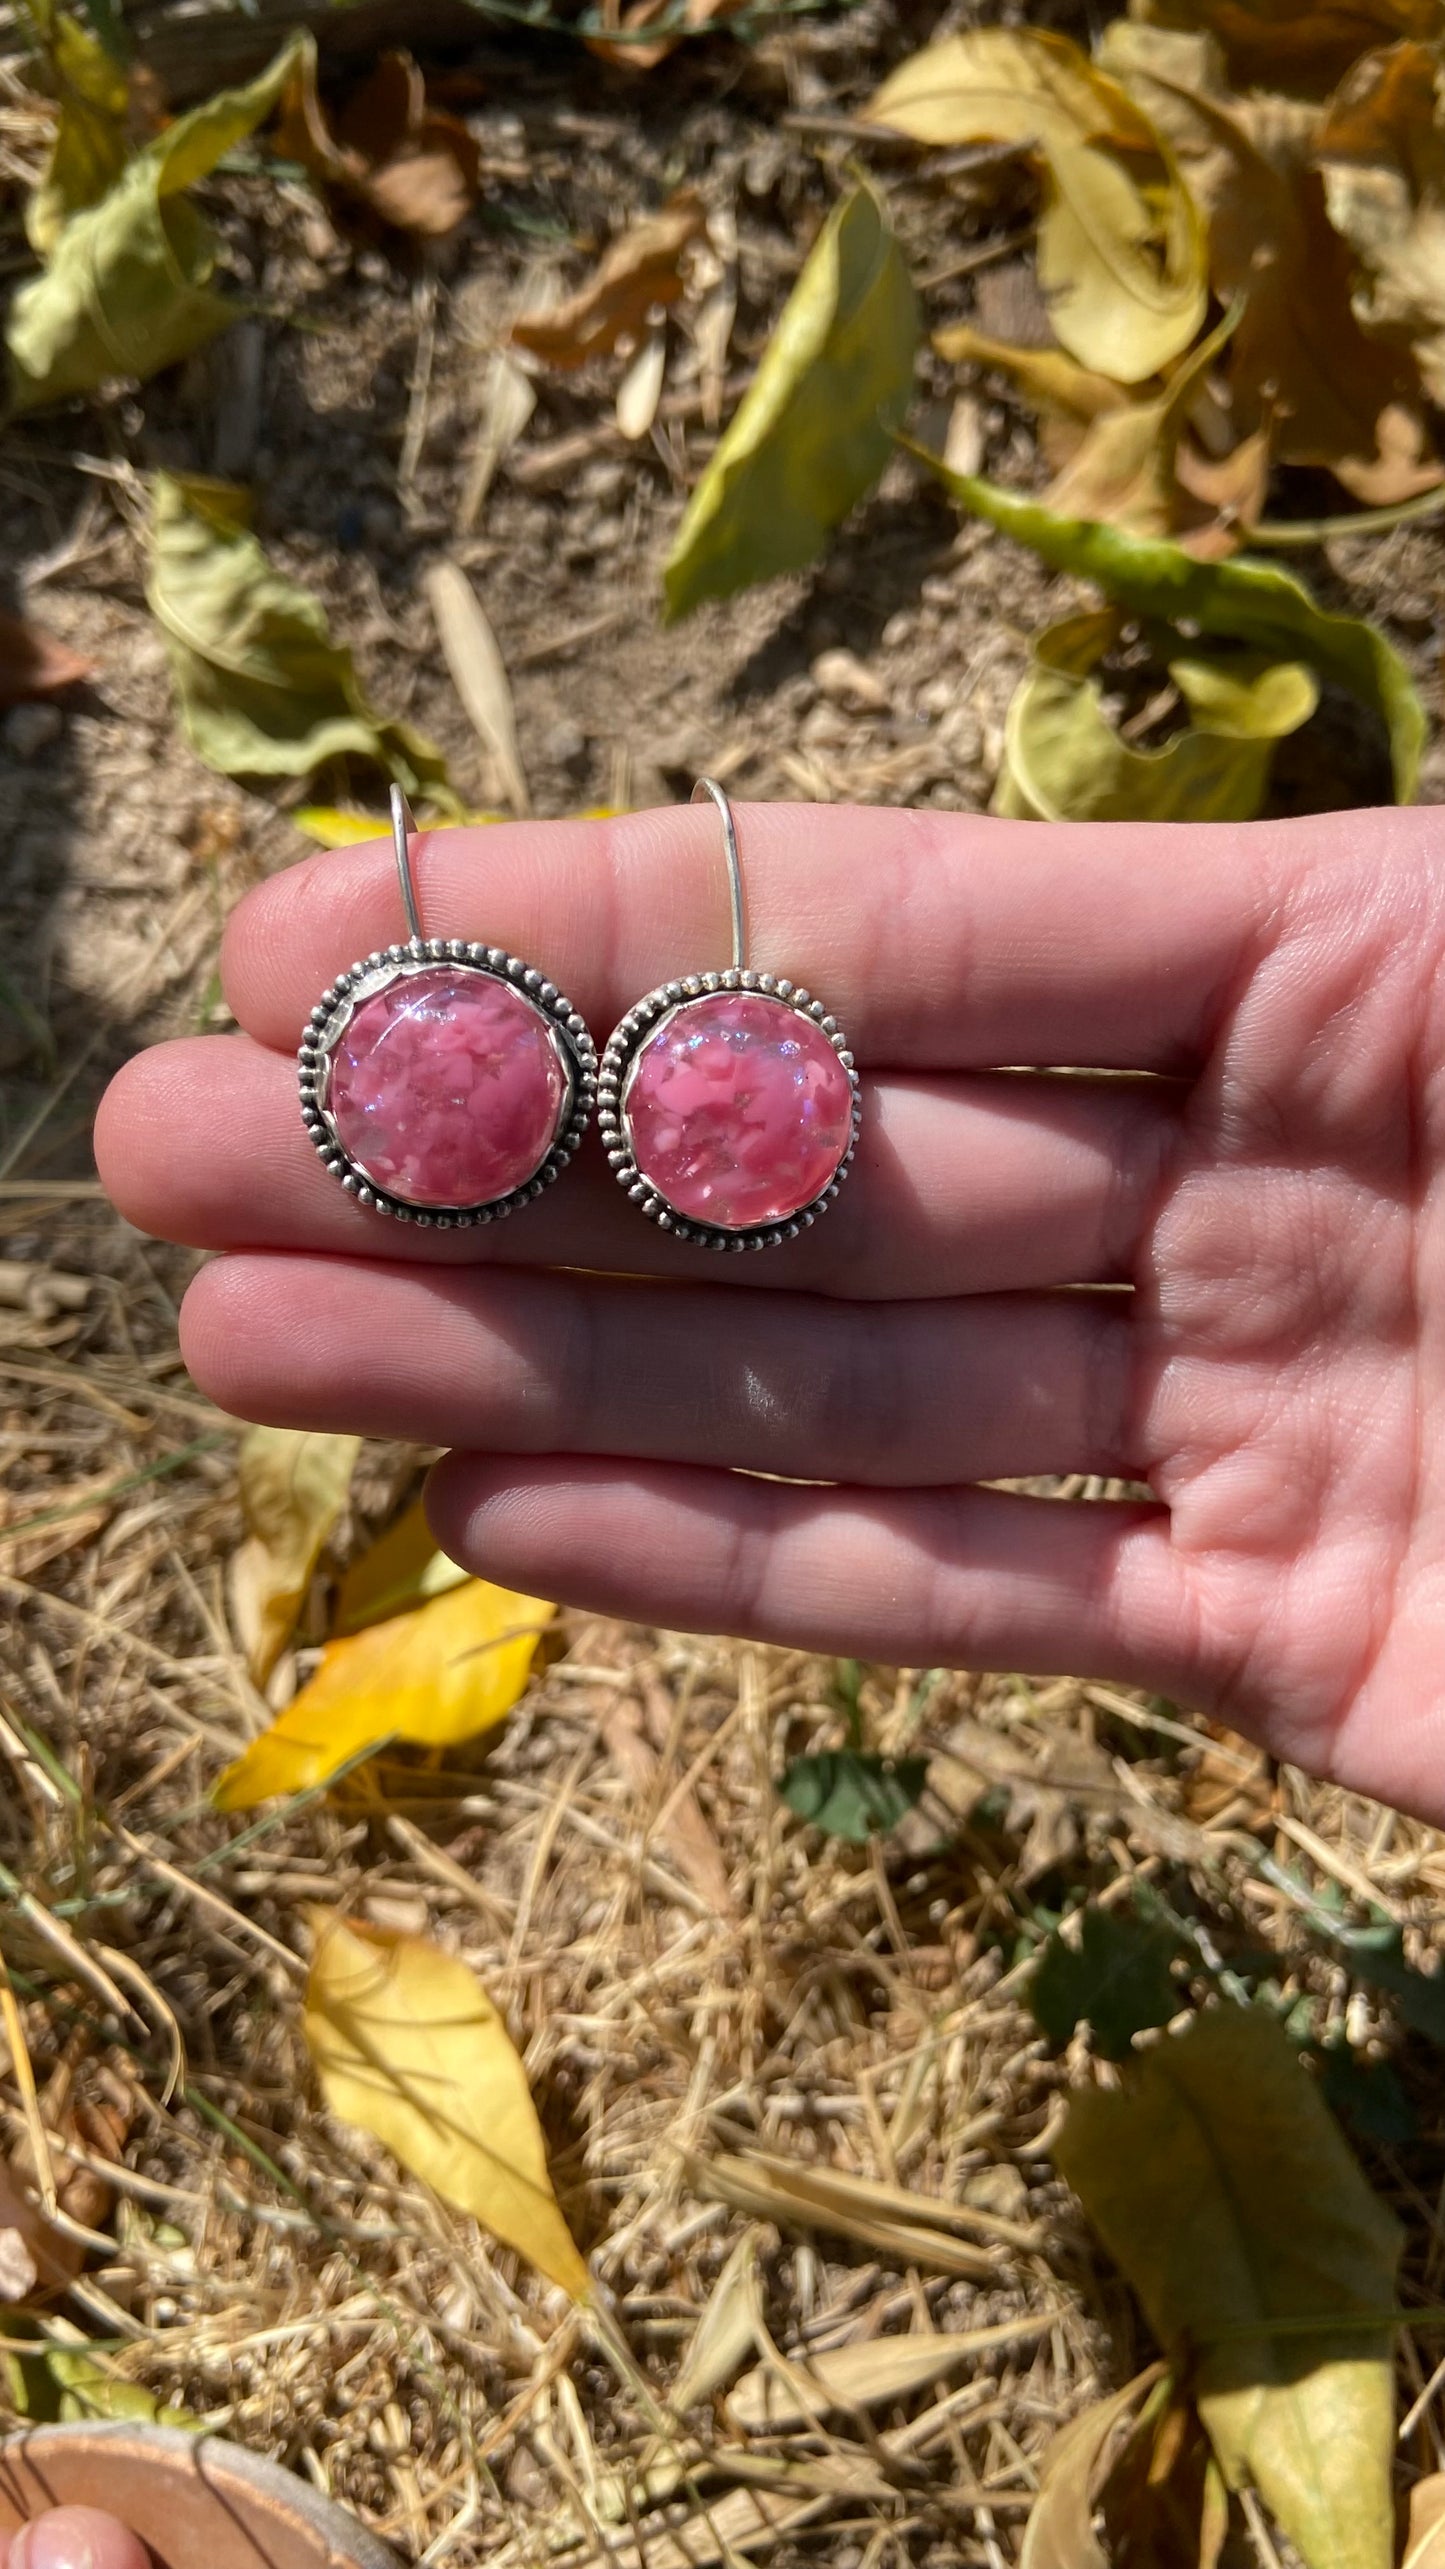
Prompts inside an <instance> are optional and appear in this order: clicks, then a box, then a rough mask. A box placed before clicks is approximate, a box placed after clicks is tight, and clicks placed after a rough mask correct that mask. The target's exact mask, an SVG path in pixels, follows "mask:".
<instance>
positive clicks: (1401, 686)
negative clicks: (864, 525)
mask: <svg viewBox="0 0 1445 2569" xmlns="http://www.w3.org/2000/svg"><path fill="white" fill-rule="evenodd" d="M910 451H912V452H913V453H915V454H917V455H918V457H919V460H920V462H923V463H926V464H927V465H928V466H929V467H930V469H931V470H932V471H933V472H935V473H936V474H937V475H938V478H939V480H940V481H941V482H942V483H943V484H944V486H945V488H946V489H948V490H950V491H952V493H953V495H954V497H955V499H957V500H958V501H959V503H960V505H961V506H962V507H964V508H967V509H969V510H971V511H972V512H973V514H974V515H975V516H977V517H981V518H983V519H984V520H985V522H986V523H987V524H988V525H990V526H994V527H997V528H998V530H999V532H1000V534H1003V535H1012V536H1013V537H1014V538H1015V539H1016V540H1017V542H1019V543H1020V544H1026V545H1027V546H1028V547H1029V549H1030V551H1031V552H1034V553H1037V555H1038V556H1039V559H1040V560H1041V561H1043V562H1047V563H1048V565H1049V567H1050V568H1051V569H1052V570H1055V571H1067V572H1068V573H1070V574H1071V576H1073V577H1074V578H1076V579H1085V580H1092V581H1094V583H1095V584H1096V586H1097V587H1099V588H1101V589H1102V590H1103V591H1104V592H1105V595H1106V596H1108V597H1110V598H1112V599H1114V600H1115V602H1116V603H1117V604H1118V605H1119V606H1121V607H1123V608H1124V609H1125V610H1126V612H1127V613H1128V614H1130V615H1133V616H1139V617H1144V618H1148V619H1154V620H1157V621H1158V622H1159V623H1162V624H1172V625H1174V626H1176V627H1186V626H1187V627H1189V628H1191V630H1192V632H1193V633H1195V634H1203V635H1208V636H1212V637H1216V638H1218V639H1220V640H1224V641H1228V642H1230V643H1231V644H1234V645H1237V646H1238V647H1239V648H1241V649H1245V650H1249V651H1254V652H1258V653H1260V654H1261V655H1263V656H1264V657H1265V658H1267V659H1273V660H1279V661H1283V662H1294V661H1302V662H1303V663H1304V664H1305V666H1306V667H1307V668H1310V669H1313V670H1315V671H1316V672H1317V674H1318V675H1319V676H1320V677H1321V678H1328V679H1333V680H1334V682H1335V684H1336V685H1337V686H1341V687H1343V688H1345V689H1346V690H1347V691H1348V693H1349V694H1350V695H1352V696H1354V697H1356V698H1357V699H1358V701H1359V702H1360V703H1361V704H1362V705H1364V706H1366V707H1367V708H1368V710H1369V711H1370V712H1371V713H1373V714H1374V715H1375V716H1376V717H1377V719H1378V720H1379V722H1380V723H1381V725H1382V726H1383V728H1384V730H1385V731H1386V733H1387V734H1388V736H1389V743H1390V762H1391V767H1392V771H1393V775H1394V784H1395V798H1396V800H1397V802H1401V803H1408V802H1410V801H1411V800H1412V798H1413V795H1414V791H1415V781H1416V777H1417V775H1418V773H1419V765H1420V753H1421V750H1422V749H1423V747H1424V742H1425V713H1424V708H1423V706H1422V705H1421V702H1420V698H1419V695H1418V692H1417V690H1416V687H1415V683H1414V680H1413V679H1412V678H1411V676H1410V673H1409V670H1408V669H1407V668H1406V666H1405V663H1404V661H1403V660H1402V659H1401V658H1400V655H1399V653H1398V652H1397V651H1396V650H1395V649H1394V648H1393V646H1392V645H1391V644H1390V643H1388V642H1387V641H1386V639H1385V636H1384V635H1383V634H1382V633H1380V632H1378V631H1377V630H1376V628H1375V626H1374V625H1372V624H1367V623H1365V622H1364V620H1363V619H1362V618H1361V617H1359V616H1345V615H1331V614H1329V613H1328V612H1327V611H1326V609H1325V608H1323V607H1321V606H1318V605H1316V603H1315V600H1314V599H1313V598H1312V597H1311V596H1310V593H1309V591H1308V589H1306V588H1305V587H1303V585H1302V584H1301V582H1299V581H1298V580H1293V579H1291V578H1290V576H1289V574H1288V572H1286V571H1280V570H1278V569H1276V567H1275V565H1274V564H1273V563H1272V562H1250V561H1236V562H1196V561H1195V560H1194V558H1193V556H1192V555H1191V554H1188V553H1186V552H1185V550H1184V548H1183V546H1182V545H1180V544H1171V543H1169V542H1167V541H1166V540H1165V539H1164V538H1163V537H1162V536H1142V535H1130V534H1127V533H1126V532H1125V530H1124V529H1123V528H1122V527H1117V526H1100V525H1098V524H1096V523H1095V522H1094V521H1093V520H1091V519H1088V518H1069V517H1056V516H1055V515H1054V513H1053V511H1052V510H1051V509H1047V508H1042V507H1041V506H1040V505H1039V503H1038V502H1037V501H1036V500H1028V499H1021V498H1019V497H1018V495H1017V494H1016V493H1015V492H1013V491H1005V490H1001V489H999V487H998V486H997V484H996V483H993V482H985V481H980V480H979V479H977V478H976V477H975V476H973V475H971V474H968V473H952V472H950V471H949V470H948V467H947V466H946V465H945V464H944V463H942V462H941V460H940V458H939V457H938V456H936V455H928V454H926V453H925V452H924V450H923V449H922V448H921V447H916V448H913V449H911V450H910ZM1181 639H1182V637H1181Z"/></svg>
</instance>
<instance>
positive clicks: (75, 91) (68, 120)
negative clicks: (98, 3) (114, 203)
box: [25, 9, 130, 259]
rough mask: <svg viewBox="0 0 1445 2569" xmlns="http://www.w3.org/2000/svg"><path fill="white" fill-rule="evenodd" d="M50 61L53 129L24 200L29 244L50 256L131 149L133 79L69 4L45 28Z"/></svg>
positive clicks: (96, 200)
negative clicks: (32, 189) (42, 166)
mask: <svg viewBox="0 0 1445 2569" xmlns="http://www.w3.org/2000/svg"><path fill="white" fill-rule="evenodd" d="M43 41H44V49H45V68H46V74H47V77H48V80H49V84H50V87H51V89H52V90H53V91H54V93H55V100H56V105H57V108H58V111H59V112H58V115H57V118H56V125H55V137H54V140H53V141H52V143H51V146H50V152H49V156H48V158H47V160H46V163H45V169H44V173H43V175H42V177H41V180H40V183H39V185H38V187H37V188H36V189H35V192H34V194H33V195H32V196H31V197H30V199H29V201H28V203H27V205H26V208H25V234H26V238H27V240H28V241H29V243H30V246H31V248H32V250H34V251H35V252H36V253H37V255H38V256H39V257H40V258H42V259H48V258H49V257H50V254H51V252H52V251H53V249H54V248H55V245H56V242H57V241H58V240H59V238H60V235H61V233H62V232H63V231H64V229H65V226H66V224H67V223H68V222H69V221H70V218H71V216H72V214H80V213H83V212H84V210H85V208H86V207H87V206H88V205H98V204H99V203H100V200H101V198H102V197H103V196H104V195H105V194H106V192H107V190H108V189H110V188H111V187H113V186H114V184H115V182H116V180H117V179H118V178H119V176H120V174H121V171H122V170H123V169H124V167H125V164H126V161H127V159H128V157H129V152H130V136H129V126H130V83H129V82H128V80H127V79H126V76H125V73H124V72H123V71H122V70H121V68H120V65H119V64H118V63H117V62H116V61H115V60H114V59H113V57H112V56H111V55H110V54H108V53H107V51H106V49H105V47H104V45H103V44H102V43H101V42H100V39H99V37H97V36H94V35H92V34H91V31H90V29H89V28H88V27H87V26H85V25H84V24H83V22H82V21H81V20H80V19H79V18H76V17H72V15H71V13H70V11H69V10H67V9H58V10H56V11H55V13H54V16H53V18H52V20H51V22H50V24H49V27H48V28H47V29H46V31H45V35H44V39H43Z"/></svg>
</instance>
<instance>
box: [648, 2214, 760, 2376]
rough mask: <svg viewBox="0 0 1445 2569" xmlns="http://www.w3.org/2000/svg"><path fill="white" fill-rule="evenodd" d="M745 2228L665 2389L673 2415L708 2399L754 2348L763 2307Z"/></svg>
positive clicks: (754, 2235)
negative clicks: (673, 2377) (667, 2387)
mask: <svg viewBox="0 0 1445 2569" xmlns="http://www.w3.org/2000/svg"><path fill="white" fill-rule="evenodd" d="M759 2235H760V2234H759V2233H758V2232H757V2231H755V2230H745V2231H744V2232H743V2235H742V2237H741V2239H739V2240H738V2242H737V2244H736V2246H735V2247H734V2248H732V2249H731V2250H730V2252H729V2255H728V2259H727V2263H726V2264H725V2265H724V2267H723V2269H722V2272H721V2273H720V2274H719V2276H718V2279H717V2282H716V2283H715V2284H714V2285H713V2288H712V2291H711V2292H710V2293H709V2295H708V2298H707V2307H706V2309H705V2310H704V2312H703V2314H702V2317H701V2319H700V2320H699V2321H698V2323H697V2326H696V2328H695V2329H694V2330H693V2333H692V2335H691V2337H690V2338H689V2340H688V2343H687V2346H686V2349H685V2350H684V2353H683V2358H682V2362H681V2363H680V2364H679V2366H678V2368H677V2378H676V2380H675V2381H674V2382H673V2385H672V2388H671V2389H670V2390H669V2392H668V2394H667V2404H668V2407H669V2408H670V2409H671V2410H672V2412H673V2414H674V2416H677V2417H681V2416H683V2415H685V2413H686V2411H687V2410H688V2409H690V2408H696V2407H697V2405H698V2404H699V2402H700V2401H702V2400H710V2399H711V2398H712V2396H713V2393H714V2392H715V2391H720V2390H721V2389H722V2387H723V2385H724V2383H726V2382H730V2381H731V2380H732V2377H733V2375H734V2373H735V2372H736V2371H737V2369H738V2367H739V2365H740V2364H745V2363H746V2362H747V2359H748V2357H749V2355H751V2354H753V2353H755V2352H756V2349H757V2345H758V2334H759V2330H760V2329H761V2327H762V2325H763V2308H762V2300H761V2297H760V2292H759V2286H758V2238H759Z"/></svg>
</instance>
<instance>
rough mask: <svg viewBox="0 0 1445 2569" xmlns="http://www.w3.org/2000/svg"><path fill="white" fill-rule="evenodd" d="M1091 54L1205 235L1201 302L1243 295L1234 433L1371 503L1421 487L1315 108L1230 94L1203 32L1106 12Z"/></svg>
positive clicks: (1389, 356) (1235, 353) (1433, 461)
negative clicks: (1165, 163) (1325, 162)
mask: <svg viewBox="0 0 1445 2569" xmlns="http://www.w3.org/2000/svg"><path fill="white" fill-rule="evenodd" d="M1099 59H1100V62H1101V63H1104V64H1106V65H1107V66H1108V68H1109V70H1110V71H1111V72H1113V73H1115V74H1116V75H1117V77H1118V78H1119V79H1120V80H1121V81H1126V82H1127V83H1128V86H1129V91H1130V94H1131V96H1133V97H1135V98H1137V99H1138V100H1139V102H1140V104H1141V106H1142V107H1144V108H1145V109H1147V111H1148V113H1149V115H1150V117H1151V118H1152V119H1153V122H1154V124H1155V125H1156V126H1157V127H1158V129H1159V131H1160V132H1161V133H1162V134H1165V135H1167V136H1168V139H1169V141H1170V143H1171V144H1172V146H1173V149H1174V151H1175V153H1176V155H1177V157H1178V160H1179V163H1180V166H1181V167H1182V169H1183V171H1184V175H1185V177H1186V178H1187V180H1188V182H1189V186H1190V189H1191V191H1192V193H1193V195H1194V197H1195V200H1196V202H1197V203H1198V205H1199V208H1200V211H1201V213H1202V214H1203V216H1204V218H1205V221H1206V223H1207V226H1208V234H1209V273H1210V282H1211V284H1212V285H1213V288H1214V291H1215V293H1216V294H1217V295H1218V297H1219V299H1220V301H1221V302H1222V303H1225V304H1233V303H1235V302H1237V301H1240V300H1241V299H1242V301H1243V312H1242V315H1241V318H1240V322H1239V327H1238V329H1237V330H1236V332H1235V335H1234V338H1233V341H1232V342H1231V345H1230V349H1229V356H1228V364H1227V377H1228V383H1229V388H1230V396H1231V408H1232V415H1233V418H1234V423H1235V427H1236V431H1237V433H1239V434H1242V435H1249V434H1251V433H1252V432H1253V431H1254V430H1255V429H1256V428H1257V427H1259V426H1260V425H1261V424H1263V423H1266V422H1267V423H1268V426H1269V429H1270V437H1271V445H1272V448H1273V452H1274V454H1275V456H1276V457H1277V458H1278V460H1279V461H1280V462H1281V463H1286V464H1322V465H1324V466H1326V467H1327V468H1328V470H1329V471H1330V472H1332V473H1333V474H1334V475H1335V477H1336V479H1337V480H1338V481H1340V482H1341V483H1343V485H1344V487H1345V488H1346V489H1347V490H1348V491H1350V492H1352V493H1353V495H1354V496H1355V498H1357V499H1360V500H1364V501H1366V502H1368V503H1369V505H1371V506H1372V507H1375V506H1378V507H1386V506H1389V505H1390V504H1392V503H1393V502H1394V501H1396V500H1402V499H1408V498H1410V497H1411V496H1412V495H1413V494H1414V493H1415V492H1417V491H1422V490H1428V489H1430V488H1431V487H1432V486H1433V485H1434V484H1435V483H1436V482H1438V481H1439V479H1440V477H1441V473H1442V470H1445V466H1442V464H1441V462H1440V459H1439V457H1438V456H1437V455H1436V454H1435V453H1434V451H1433V449H1432V447H1431V443H1430V439H1429V435H1428V432H1427V429H1426V424H1425V416H1424V409H1423V405H1422V402H1421V398H1420V382H1419V376H1418V373H1417V370H1416V368H1415V365H1414V363H1413V361H1412V359H1411V357H1410V354H1409V351H1408V350H1407V349H1406V348H1404V347H1400V346H1395V347H1391V346H1389V345H1388V344H1387V343H1386V342H1385V341H1384V340H1383V339H1380V338H1371V337H1370V336H1369V335H1368V334H1367V333H1366V332H1365V331H1364V330H1362V329H1361V327H1360V323H1359V320H1358V318H1357V317H1356V313H1355V310H1354V305H1353V301H1352V298H1353V295H1354V292H1355V284H1356V277H1355V268H1354V263H1353V261H1352V259H1351V256H1350V252H1349V250H1348V248H1347V247H1346V245H1345V243H1344V242H1343V241H1342V240H1341V239H1340V236H1339V234H1338V233H1337V232H1336V231H1335V229H1334V228H1333V226H1332V224H1331V222H1330V219H1329V215H1328V213H1327V211H1326V206H1325V192H1324V189H1323V187H1322V185H1321V182H1320V176H1319V171H1318V169H1317V168H1316V166H1315V155H1316V151H1317V148H1318V143H1319V139H1320V133H1321V111H1320V110H1319V108H1317V107H1314V106H1311V105H1310V104H1308V103H1307V102H1306V101H1303V100H1300V99H1294V98H1276V97H1253V96H1251V97H1236V96H1234V95H1233V94H1232V93H1231V91H1230V89H1229V87H1228V84H1227V82H1226V80H1225V77H1224V70H1223V64H1222V62H1221V59H1220V55H1219V51H1218V48H1217V46H1216V45H1215V44H1214V43H1213V42H1212V40H1211V39H1210V38H1209V37H1208V36H1201V35H1188V34H1180V33H1178V32H1176V31H1174V30H1172V29H1167V28H1163V27H1151V26H1139V25H1136V24H1134V23H1133V22H1132V21H1130V20H1128V19H1124V18H1118V19H1115V20H1113V21H1111V23H1110V25H1109V26H1108V27H1106V28H1105V30H1104V34H1103V36H1102V38H1101V40H1100V44H1099Z"/></svg>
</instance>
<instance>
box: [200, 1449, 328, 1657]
mask: <svg viewBox="0 0 1445 2569" xmlns="http://www.w3.org/2000/svg"><path fill="white" fill-rule="evenodd" d="M360 1452H361V1439H360V1437H359V1436H320V1435H316V1436H312V1435H305V1434H303V1433H301V1432H300V1431H299V1430H297V1429H296V1428H292V1427H253V1428H250V1429H249V1430H248V1431H247V1433H246V1435H245V1436H243V1437H242V1439H241V1451H240V1456H239V1458H238V1462H237V1479H238V1481H239V1485H240V1492H241V1513H242V1516H243V1517H244V1519H245V1523H246V1540H245V1542H244V1543H243V1544H242V1545H241V1548H240V1550H239V1551H238V1552H237V1553H236V1554H235V1556H234V1558H233V1559H232V1562H231V1566H230V1574H229V1582H228V1584H229V1588H230V1601H231V1620H232V1622H233V1624H234V1625H235V1628H236V1637H237V1639H238V1641H239V1642H240V1644H241V1647H242V1649H243V1650H244V1651H245V1654H246V1664H247V1666H248V1668H249V1669H250V1671H251V1675H252V1677H253V1679H254V1680H255V1683H256V1684H257V1685H258V1686H264V1685H265V1683H266V1680H267V1678H268V1677H269V1676H270V1674H271V1671H272V1669H273V1668H274V1667H275V1665H276V1662H277V1660H278V1659H279V1658H280V1656H281V1653H282V1651H283V1650H284V1649H285V1647H286V1644H287V1643H288V1641H289V1640H290V1638H291V1635H292V1633H293V1632H294V1631H295V1629H296V1618H297V1616H298V1615H299V1614H300V1612H301V1608H302V1606H303V1605H304V1603H305V1601H306V1593H307V1590H308V1589H309V1587H310V1585H311V1581H312V1577H313V1575H314V1573H315V1569H316V1565H317V1563H318V1561H319V1560H320V1558H321V1555H322V1553H323V1551H324V1550H325V1548H326V1545H327V1544H328V1542H329V1541H330V1539H331V1536H332V1535H333V1534H334V1533H335V1531H336V1525H337V1520H338V1518H339V1517H340V1515H341V1511H342V1509H343V1508H344V1507H345V1505H346V1500H347V1494H348V1492H349V1491H350V1488H351V1475H352V1473H353V1472H354V1470H355V1469H356V1458H357V1456H358V1454H359V1453H360Z"/></svg>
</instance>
